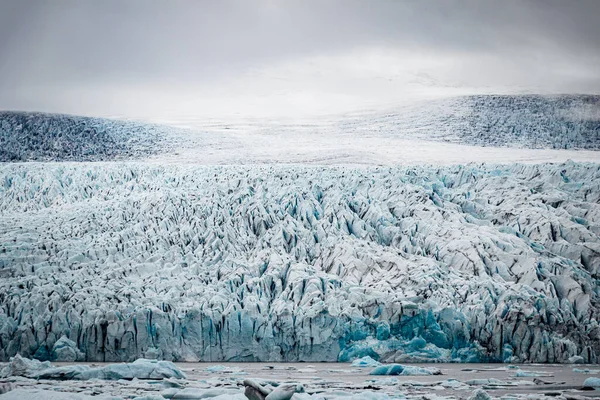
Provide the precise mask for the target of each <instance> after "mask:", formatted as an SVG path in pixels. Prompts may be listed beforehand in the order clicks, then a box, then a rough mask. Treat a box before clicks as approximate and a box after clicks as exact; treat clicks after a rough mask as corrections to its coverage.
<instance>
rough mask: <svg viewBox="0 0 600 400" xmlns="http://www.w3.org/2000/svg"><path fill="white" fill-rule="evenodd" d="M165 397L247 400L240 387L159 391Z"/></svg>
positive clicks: (176, 399) (177, 398) (186, 399)
mask: <svg viewBox="0 0 600 400" xmlns="http://www.w3.org/2000/svg"><path fill="white" fill-rule="evenodd" d="M161 395H162V397H164V398H165V399H172V400H196V399H211V400H247V398H246V396H244V394H243V393H242V391H241V390H240V389H231V388H212V389H200V388H185V389H181V390H178V389H168V390H165V391H163V392H162V393H161Z"/></svg>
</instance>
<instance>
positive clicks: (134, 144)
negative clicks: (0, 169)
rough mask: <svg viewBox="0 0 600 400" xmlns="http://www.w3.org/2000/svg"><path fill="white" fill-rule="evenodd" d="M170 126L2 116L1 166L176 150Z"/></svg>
mask: <svg viewBox="0 0 600 400" xmlns="http://www.w3.org/2000/svg"><path fill="white" fill-rule="evenodd" d="M183 132H185V131H184V130H182V129H177V128H173V127H169V126H162V125H157V124H150V123H141V122H134V121H119V120H115V119H107V118H94V117H82V116H74V115H63V114H47V113H36V112H16V111H1V112H0V162H17V161H108V160H115V159H116V160H118V159H132V158H140V157H143V156H149V155H152V154H156V153H158V152H168V151H172V150H173V146H175V145H176V144H177V143H180V142H181V141H182V140H181V135H182V134H183Z"/></svg>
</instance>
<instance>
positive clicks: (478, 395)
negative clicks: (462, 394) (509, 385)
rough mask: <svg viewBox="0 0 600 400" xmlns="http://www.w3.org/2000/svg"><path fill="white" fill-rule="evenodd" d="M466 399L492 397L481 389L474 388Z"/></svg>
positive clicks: (486, 398) (487, 398)
mask: <svg viewBox="0 0 600 400" xmlns="http://www.w3.org/2000/svg"><path fill="white" fill-rule="evenodd" d="M468 400H492V397H491V396H490V395H489V394H488V392H486V391H485V390H483V389H475V390H474V391H473V393H472V394H471V396H469V398H468Z"/></svg>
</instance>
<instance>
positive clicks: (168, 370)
mask: <svg viewBox="0 0 600 400" xmlns="http://www.w3.org/2000/svg"><path fill="white" fill-rule="evenodd" d="M2 376H5V377H9V376H24V377H28V378H36V379H56V380H88V379H105V380H119V379H127V380H131V379H136V378H137V379H168V378H177V379H185V375H184V374H183V372H181V370H180V369H179V368H177V366H175V364H173V363H172V362H170V361H156V360H146V359H139V360H136V361H134V362H132V363H129V364H109V365H107V366H105V367H100V368H90V367H89V366H87V365H66V366H63V367H54V366H53V365H52V364H50V363H49V362H43V363H42V362H39V361H37V360H29V359H27V358H23V357H20V356H15V357H13V358H12V359H11V362H10V363H9V365H8V366H7V367H5V368H4V369H3V370H2Z"/></svg>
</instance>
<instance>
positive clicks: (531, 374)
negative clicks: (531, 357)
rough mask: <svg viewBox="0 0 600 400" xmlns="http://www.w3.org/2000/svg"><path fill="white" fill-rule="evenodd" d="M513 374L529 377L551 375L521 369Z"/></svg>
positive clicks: (519, 376) (518, 376)
mask: <svg viewBox="0 0 600 400" xmlns="http://www.w3.org/2000/svg"><path fill="white" fill-rule="evenodd" d="M515 376H516V377H517V378H531V377H540V376H546V377H548V376H551V375H548V374H545V373H543V372H537V371H524V370H522V369H520V370H518V371H517V372H516V374H515Z"/></svg>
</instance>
